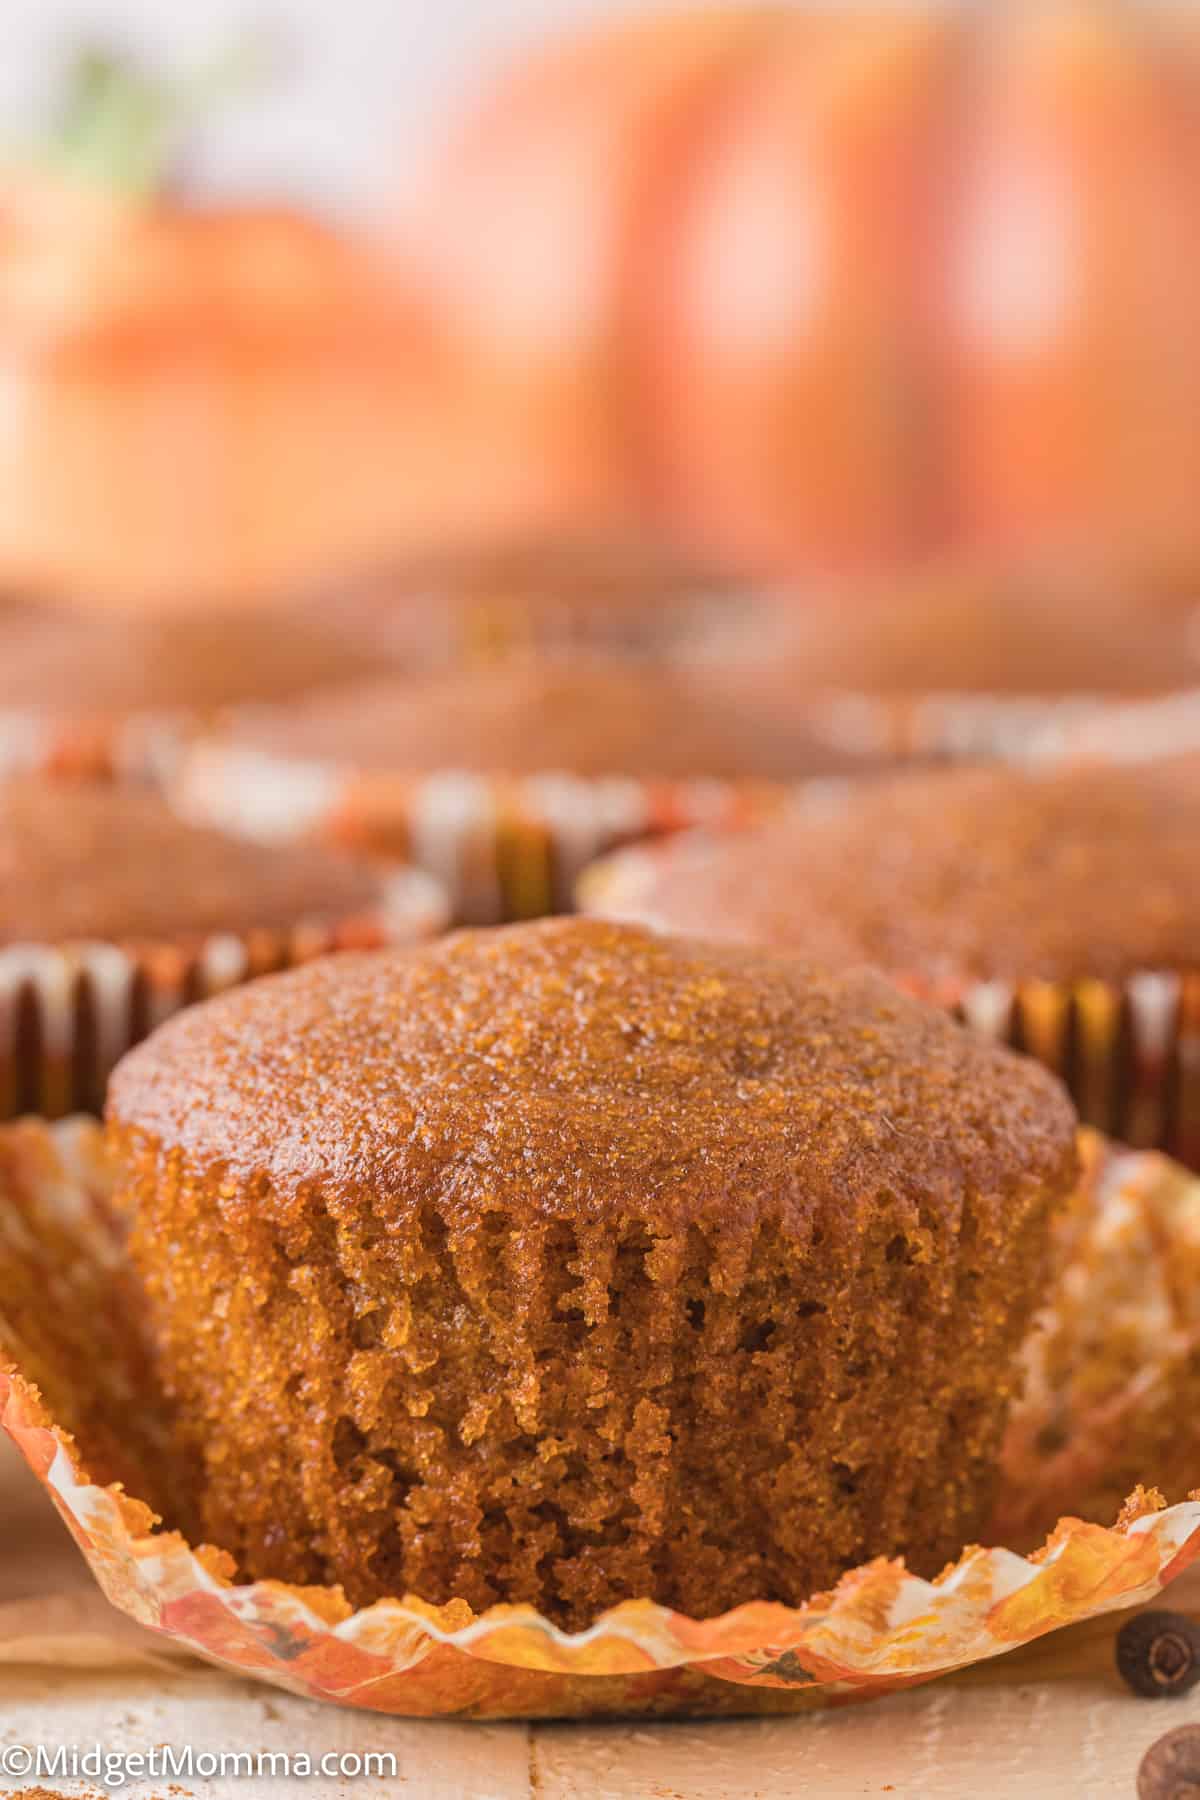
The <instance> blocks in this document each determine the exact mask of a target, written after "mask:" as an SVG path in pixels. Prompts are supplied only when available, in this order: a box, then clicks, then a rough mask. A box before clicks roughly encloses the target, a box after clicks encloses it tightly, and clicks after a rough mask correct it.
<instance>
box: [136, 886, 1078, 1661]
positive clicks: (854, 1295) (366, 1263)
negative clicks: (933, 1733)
mask: <svg viewBox="0 0 1200 1800" xmlns="http://www.w3.org/2000/svg"><path fill="white" fill-rule="evenodd" d="M110 1116H111V1119H112V1129H111V1139H112V1143H113V1147H114V1150H115V1152H116V1154H117V1156H118V1160H119V1166H120V1171H121V1191H122V1198H123V1202H124V1204H125V1205H126V1206H127V1208H128V1211H129V1214H130V1218H131V1223H132V1234H131V1240H130V1242H131V1254H132V1256H133V1258H134V1261H135V1264H136V1266H137V1268H138V1270H139V1273H140V1276H141V1278H142V1280H143V1282H144V1285H145V1292H146V1296H147V1299H148V1302H149V1306H150V1312H151V1316H152V1328H153V1333H154V1338H155V1344H156V1348H157V1354H158V1363H159V1372H160V1375H161V1378H162V1380H163V1382H164V1385H165V1387H166V1390H167V1392H168V1393H169V1394H170V1396H171V1398H172V1401H173V1402H174V1406H175V1431H176V1438H177V1442H176V1446H175V1450H174V1452H173V1456H172V1462H173V1463H174V1464H177V1465H178V1466H183V1467H190V1468H193V1469H194V1470H195V1471H196V1474H195V1479H194V1480H193V1481H192V1482H191V1483H190V1484H189V1486H188V1491H187V1493H186V1494H184V1495H182V1497H181V1498H180V1500H179V1503H178V1504H179V1508H180V1510H179V1513H178V1516H176V1517H173V1518H172V1520H171V1522H172V1523H173V1524H177V1525H178V1526H179V1527H180V1528H181V1529H183V1530H185V1531H186V1532H187V1533H188V1534H189V1535H190V1536H191V1537H192V1538H193V1541H200V1540H203V1541H207V1542H210V1543H215V1544H219V1545H221V1546H222V1547H224V1548H226V1549H227V1550H229V1551H230V1553H231V1554H232V1555H233V1556H234V1558H235V1560H236V1562H237V1565H238V1568H239V1571H240V1572H241V1573H242V1574H243V1575H244V1576H251V1577H258V1576H261V1577H276V1578H279V1579H283V1580H291V1581H298V1582H302V1583H311V1582H329V1581H336V1582H339V1583H341V1584H342V1586H343V1588H344V1591H345V1593H346V1595H347V1597H348V1598H349V1599H350V1600H351V1602H352V1603H354V1604H356V1605H363V1604H367V1603H369V1602H371V1601H374V1600H377V1599H379V1598H381V1597H383V1596H385V1595H389V1594H391V1595H397V1596H399V1595H403V1594H405V1593H407V1592H410V1593H415V1594H417V1595H419V1596H420V1597H421V1598H422V1599H425V1600H428V1601H432V1602H435V1603H444V1602H448V1601H450V1600H452V1599H457V1600H460V1601H465V1602H466V1603H467V1604H468V1605H469V1606H471V1607H474V1608H482V1607H485V1606H489V1605H491V1604H492V1603H493V1602H495V1601H498V1600H503V1601H511V1602H521V1601H524V1602H528V1603H531V1604H533V1605H536V1606H539V1607H540V1608H542V1609H543V1610H544V1611H545V1612H546V1613H547V1614H548V1615H549V1616H550V1617H551V1618H553V1619H554V1620H556V1621H557V1622H558V1623H560V1624H564V1625H567V1626H570V1627H583V1626H586V1625H588V1624H589V1623H590V1622H591V1621H592V1620H593V1619H594V1618H595V1617H596V1615H597V1614H598V1613H599V1612H600V1611H601V1610H603V1609H604V1608H605V1607H607V1606H611V1605H613V1604H614V1603H616V1602H617V1601H620V1600H624V1599H629V1598H633V1597H635V1596H639V1595H643V1596H644V1595H649V1596H651V1597H653V1598H654V1599H657V1600H658V1601H660V1602H662V1603H663V1604H665V1605H669V1606H673V1607H676V1608H678V1609H679V1610H682V1611H684V1612H686V1613H688V1614H690V1615H692V1616H694V1617H703V1616H708V1615H711V1614H713V1613H716V1612H721V1611H723V1610H725V1609H726V1608H728V1607H731V1606H735V1605H738V1604H740V1603H742V1602H744V1601H750V1600H780V1601H784V1602H786V1603H789V1604H797V1603H799V1602H800V1601H802V1600H804V1599H806V1598H807V1597H808V1596H810V1595H812V1594H814V1593H817V1592H819V1591H821V1590H822V1589H823V1588H825V1587H827V1586H828V1585H830V1584H831V1583H832V1582H833V1581H835V1580H836V1579H837V1577H838V1575H839V1574H840V1573H841V1572H842V1571H843V1570H844V1569H846V1568H849V1567H852V1566H854V1565H855V1564H856V1563H858V1562H860V1561H861V1560H863V1558H864V1557H869V1556H876V1555H888V1554H896V1553H903V1554H904V1555H906V1556H907V1557H908V1558H909V1561H910V1566H911V1567H913V1568H916V1569H918V1570H919V1571H920V1572H922V1573H924V1574H934V1573H936V1571H937V1570H938V1569H939V1568H940V1567H942V1566H943V1565H944V1563H945V1562H946V1560H947V1559H948V1558H949V1557H950V1556H952V1555H954V1554H956V1553H957V1552H958V1551H959V1550H960V1549H961V1547H962V1545H963V1544H964V1542H968V1541H970V1540H971V1538H972V1537H974V1536H975V1535H976V1534H977V1533H978V1532H979V1531H980V1529H981V1528H982V1525H983V1522H984V1520H985V1518H986V1516H987V1511H988V1507H989V1505H990V1503H991V1496H992V1493H993V1490H994V1486H995V1477H996V1470H997V1450H998V1446H999V1442H1000V1437H1001V1434H1002V1431H1003V1428H1004V1420H1005V1415H1006V1411H1007V1406H1008V1401H1009V1398H1010V1396H1011V1393H1012V1391H1013V1387H1014V1383H1015V1379H1016V1373H1015V1361H1014V1358H1015V1352H1016V1349H1017V1346H1018V1345H1019V1343H1020V1342H1021V1340H1022V1338H1023V1336H1024V1334H1025V1331H1026V1329H1027V1326H1028V1322H1029V1319H1030V1316H1031V1313H1032V1310H1033V1308H1034V1307H1035V1306H1036V1304H1037V1302H1038V1298H1039V1296H1040V1294H1041V1291H1042V1285H1043V1281H1044V1277H1045V1272H1046V1248H1047V1227H1048V1220H1049V1217H1050V1215H1051V1212H1052V1210H1053V1208H1054V1207H1055V1206H1056V1205H1057V1204H1058V1203H1059V1202H1060V1201H1061V1200H1062V1199H1063V1198H1064V1197H1065V1195H1066V1193H1067V1191H1068V1189H1069V1186H1070V1184H1071V1182H1072V1180H1073V1178H1074V1174H1075V1156H1074V1148H1073V1131H1072V1122H1073V1121H1072V1114H1071V1111H1070V1108H1069V1106H1068V1104H1067V1102H1066V1100H1065V1098H1064V1096H1063V1093H1062V1090H1061V1089H1060V1088H1059V1087H1058V1085H1057V1084H1056V1082H1055V1081H1054V1080H1053V1078H1052V1077H1050V1076H1048V1075H1046V1074H1044V1073H1043V1072H1042V1071H1040V1070H1039V1069H1037V1068H1036V1067H1034V1066H1033V1065H1032V1064H1029V1063H1025V1062H1023V1061H1022V1060H1021V1059H1019V1058H1016V1057H1013V1056H1011V1055H1009V1054H1007V1053H1005V1052H1002V1051H998V1050H994V1049H990V1048H989V1047H988V1046H986V1045H985V1044H984V1043H982V1042H980V1041H977V1040H975V1039H972V1038H970V1037H969V1036H967V1035H966V1034H965V1033H962V1032H960V1031H959V1030H958V1029H957V1028H956V1027H954V1026H953V1025H952V1024H950V1023H949V1022H948V1021H947V1020H945V1019H944V1018H942V1017H941V1016H940V1015H938V1014H936V1013H935V1012H933V1011H932V1010H926V1009H922V1008H920V1007H918V1006H916V1005H915V1004H914V1003H912V1002H910V1001H908V1000H906V999H905V998H903V997H902V996H901V995H899V994H898V993H896V992H895V991H894V990H892V989H890V988H888V987H887V986H886V984H884V983H883V982H882V981H881V980H880V979H879V978H877V977H875V976H872V975H870V974H866V973H857V974H850V975H845V976H827V975H824V974H822V973H820V972H819V971H817V970H814V969H812V968H809V967H807V966H805V965H803V964H801V963H800V962H799V961H797V960H793V959H791V958H780V957H771V956H767V955H764V954H762V953H758V952H754V951H743V950H739V949H737V948H736V947H735V948H730V947H725V948H722V947H720V946H712V945H705V944H701V943H691V942H688V941H685V940H673V941H669V940H665V939H661V938H656V937H654V936H653V935H652V934H648V933H645V932H642V931H639V930H636V929H631V928H623V927H618V926H612V925H607V924H603V923H596V922H588V921H571V920H555V921H551V922H548V923H543V924H540V925H530V926H523V927H515V928H512V929H509V930H504V931H495V932H492V933H472V934H464V935H463V936H461V937H458V938H456V939H452V940H447V941H445V942H444V943H443V944H441V945H440V946H438V947H437V948H435V949H432V950H428V951H424V952H420V953H416V954H413V955H408V956H404V955H402V956H393V955H387V954H384V955H378V956H373V957H355V958H345V959H331V960H330V962H329V963H328V964H327V965H324V966H323V967H322V966H321V965H313V966H311V967H310V968H308V969H306V970H304V971H302V972H299V973H297V974H294V975H292V976H290V977H284V978H280V979H273V980H267V981H263V982H260V983H258V984H257V985H256V986H255V987H253V988H248V989H246V990H245V991H244V992H243V994H242V995H240V996H228V997H225V998H222V999H221V1000H218V1001H215V1002H213V1003H211V1004H209V1005H206V1006H204V1007H200V1008H197V1009H196V1010H195V1011H194V1012H193V1013H192V1014H190V1015H187V1016H185V1017H184V1018H182V1019H180V1020H178V1021H176V1022H174V1023H172V1024H170V1025H168V1026H167V1027H165V1028H163V1029H162V1030H161V1031H160V1032H159V1033H158V1034H157V1035H156V1037H155V1038H154V1039H153V1040H152V1041H151V1042H150V1043H149V1044H148V1045H147V1046H146V1047H145V1048H144V1049H142V1050H140V1051H136V1052H134V1053H133V1054H132V1055H131V1056H130V1057H129V1058H127V1059H126V1061H125V1062H124V1063H123V1064H122V1065H121V1067H120V1069H119V1070H118V1072H117V1076H116V1078H115V1081H114V1083H113V1086H112V1090H111V1100H110Z"/></svg>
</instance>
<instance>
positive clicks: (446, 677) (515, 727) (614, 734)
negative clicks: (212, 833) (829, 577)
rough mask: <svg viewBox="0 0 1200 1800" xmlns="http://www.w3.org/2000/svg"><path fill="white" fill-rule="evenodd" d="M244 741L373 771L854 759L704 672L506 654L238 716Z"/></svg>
mask: <svg viewBox="0 0 1200 1800" xmlns="http://www.w3.org/2000/svg"><path fill="white" fill-rule="evenodd" d="M230 735H231V737H232V738H233V739H235V740H236V741H237V742H239V743H243V744H247V745H251V746H253V747H254V748H255V749H260V750H263V751H266V752H278V753H280V754H282V755H285V756H289V757H290V756H295V757H300V758H305V759H308V758H313V759H315V760H318V761H322V762H332V761H337V762H340V763H343V764H346V765H348V766H353V767H356V768H362V769H368V770H374V771H381V770H382V771H396V772H411V773H414V774H429V773H431V772H434V771H438V770H443V769H457V770H463V771H467V772H469V773H472V774H494V775H518V776H523V775H537V774H542V773H554V774H563V775H577V776H587V777H591V776H624V775H629V776H638V777H648V778H651V779H652V778H654V777H666V778H671V779H685V780H686V779H703V778H705V777H713V778H717V779H725V780H731V779H739V780H751V781H753V780H758V781H772V782H774V781H793V780H795V779H797V778H798V777H800V776H805V775H823V774H829V773H843V772H845V771H847V770H849V769H852V768H855V767H857V766H858V759H857V758H854V757H852V756H851V755H849V754H848V753H839V752H838V751H837V750H835V749H832V748H830V747H829V746H828V745H825V744H823V743H821V742H820V741H819V740H817V739H815V738H814V737H813V736H812V735H811V734H810V733H809V732H807V731H806V730H805V727H804V725H803V723H802V722H801V721H799V720H796V721H794V722H791V723H788V722H785V721H781V720H776V719H773V718H771V719H768V720H766V721H764V720H763V719H762V717H761V716H760V715H759V714H757V713H756V712H755V710H754V708H753V707H750V706H741V705H739V704H737V703H736V702H735V701H734V700H732V699H731V698H730V696H728V695H727V694H725V693H723V692H721V691H719V690H717V689H716V687H715V684H714V683H713V682H712V681H711V680H710V679H709V678H708V677H707V676H706V675H705V674H704V673H702V672H695V671H693V672H680V671H668V670H664V669H658V668H646V667H642V666H640V665H629V664H623V663H621V662H618V661H608V660H605V659H586V660H585V659H579V660H570V659H565V658H564V659H556V658H535V659H526V658H514V659H511V660H506V661H503V662H499V663H495V664H489V665H487V666H483V667H478V668H469V669H456V670H452V671H448V672H446V673H443V674H437V675H430V676H427V677H425V678H423V679H421V680H419V681H418V680H411V679H405V678H403V677H393V678H391V679H390V680H389V679H383V680H380V681H375V682H371V683H366V684H360V685H348V686H345V687H342V688H339V689H337V690H335V691H333V692H328V693H324V694H320V695H314V696H312V697H311V698H310V699H309V700H308V701H307V702H306V703H304V704H303V705H298V706H292V707H288V708H281V707H280V708H266V707H263V708H256V709H253V710H247V711H244V712H243V713H241V714H240V715H239V716H238V717H236V718H235V719H234V720H233V721H232V724H231V730H230Z"/></svg>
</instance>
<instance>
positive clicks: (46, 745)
mask: <svg viewBox="0 0 1200 1800" xmlns="http://www.w3.org/2000/svg"><path fill="white" fill-rule="evenodd" d="M206 722H207V721H206V720H205V719H204V718H203V717H201V716H198V715H196V714H193V713H187V712H181V711H156V712H145V713H127V714H113V715H106V714H96V715H94V716H90V717H89V716H87V715H84V714H80V715H78V716H73V717H69V716H66V715H61V716H60V715H56V714H54V713H52V712H44V711H32V710H31V711H25V710H22V709H20V708H12V707H0V776H7V775H18V774H19V775H24V774H30V773H32V774H38V775H61V776H75V777H83V778H86V779H90V780H104V781H107V780H116V779H121V778H128V779H134V780H151V781H162V780H165V779H166V778H167V777H168V776H169V775H170V773H171V771H172V769H174V767H175V766H176V764H177V763H178V761H179V759H180V757H181V756H182V754H183V750H184V747H185V745H186V744H187V742H188V740H189V738H191V737H192V736H193V735H194V734H195V733H196V732H197V731H199V730H200V729H202V727H203V726H204V725H205V724H206Z"/></svg>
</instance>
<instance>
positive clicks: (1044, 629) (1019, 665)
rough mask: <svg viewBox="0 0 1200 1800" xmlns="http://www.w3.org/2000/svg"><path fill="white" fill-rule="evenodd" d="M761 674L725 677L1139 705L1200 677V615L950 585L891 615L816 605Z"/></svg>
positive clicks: (780, 642)
mask: <svg viewBox="0 0 1200 1800" xmlns="http://www.w3.org/2000/svg"><path fill="white" fill-rule="evenodd" d="M751 657H752V660H753V661H754V662H755V664H756V666H754V667H752V668H746V669H742V670H739V668H738V665H737V662H736V660H735V661H734V662H733V663H732V664H727V666H726V670H725V676H724V678H725V679H726V680H727V681H730V682H732V681H736V680H737V679H738V678H739V676H741V678H742V679H746V678H753V679H754V680H756V681H761V683H762V685H763V687H764V689H765V691H766V693H767V694H768V695H770V694H774V693H778V694H780V695H787V694H795V693H796V692H804V691H813V690H822V689H850V690H856V691H860V692H863V693H875V694H886V695H895V696H903V695H910V696H916V695H921V694H980V695H983V694H993V695H1007V696H1009V697H1014V696H1019V695H1027V696H1030V697H1045V698H1049V697H1053V696H1070V695H1072V694H1074V695H1083V694H1100V693H1105V694H1109V693H1111V694H1115V695H1131V696H1132V695H1137V694H1152V693H1161V692H1164V691H1169V690H1172V689H1176V688H1179V687H1181V686H1184V685H1186V684H1187V683H1188V681H1189V680H1190V681H1194V680H1195V679H1196V678H1197V676H1198V675H1200V636H1198V633H1197V630H1196V619H1195V615H1194V614H1193V613H1189V612H1187V611H1185V610H1184V609H1182V608H1175V609H1171V610H1167V609H1162V608H1160V609H1157V610H1155V609H1153V608H1151V607H1149V606H1137V605H1133V604H1131V603H1130V602H1129V601H1127V600H1118V599H1114V598H1112V597H1110V596H1107V595H1103V594H1095V593H1093V594H1089V595H1088V596H1087V598H1086V599H1084V598H1081V597H1080V596H1078V595H1067V596H1060V597H1059V598H1057V599H1055V598H1053V597H1048V596H1047V595H1045V594H1042V593H1038V594H1030V593H1026V592H1023V591H1021V590H1019V589H1014V590H1011V591H1007V590H1006V591H1005V592H1003V593H1001V592H998V591H992V590H989V589H986V588H980V587H979V585H978V584H972V583H970V582H969V581H958V582H955V581H953V580H948V581H947V582H946V583H945V584H944V585H941V586H939V587H937V588H934V589H931V590H930V591H928V592H926V593H922V594H917V595H902V596H900V597H899V598H896V599H894V600H891V601H889V602H888V603H887V604H881V603H880V602H879V601H878V600H875V599H871V598H867V599H862V600H858V601H856V602H855V603H854V604H846V603H840V604H838V605H831V604H828V603H824V602H821V601H820V600H815V601H806V603H805V604H804V605H803V606H800V605H797V606H796V607H795V608H793V609H791V610H790V612H789V614H788V616H787V619H786V623H783V622H781V623H780V624H779V626H778V628H777V630H776V632H775V633H774V634H773V641H772V642H770V643H769V644H768V645H767V646H766V647H765V651H764V653H763V654H762V655H761V658H755V657H754V653H753V652H752V653H751Z"/></svg>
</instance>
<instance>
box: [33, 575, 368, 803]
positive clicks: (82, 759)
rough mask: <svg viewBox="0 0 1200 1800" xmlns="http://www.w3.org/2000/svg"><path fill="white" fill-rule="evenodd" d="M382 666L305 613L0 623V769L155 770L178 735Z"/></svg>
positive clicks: (37, 613)
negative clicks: (254, 704)
mask: <svg viewBox="0 0 1200 1800" xmlns="http://www.w3.org/2000/svg"><path fill="white" fill-rule="evenodd" d="M378 664H379V656H378V653H377V652H372V651H371V650H370V649H369V648H368V647H367V646H366V645H357V644H354V643H352V642H351V641H350V640H349V639H348V638H347V637H346V636H345V635H344V634H337V633H335V632H334V631H333V630H331V629H330V627H329V626H328V625H323V624H321V623H320V622H319V621H318V620H316V619H315V618H312V617H308V616H305V615H302V614H296V615H286V614H285V615H283V616H280V615H278V614H271V613H266V614H264V613H253V612H240V613H236V614H222V613H219V612H209V613H173V614H165V615H161V616H156V615H154V614H149V613H139V614H136V615H134V616H132V617H128V618H121V617H114V616H113V615H111V614H97V613H87V612H80V613H73V612H66V611H56V610H52V609H50V608H44V607H32V606H26V607H19V608H13V609H11V610H10V611H8V612H7V613H5V614H4V615H3V616H2V617H0V763H6V764H7V765H8V766H9V767H12V766H14V765H16V764H24V765H26V766H28V765H29V764H31V763H36V764H41V765H49V766H51V767H53V768H64V767H65V768H68V769H76V770H82V771H84V772H88V773H92V772H97V773H107V772H108V771H109V770H110V769H111V768H112V767H113V766H121V767H127V766H132V767H134V768H137V767H139V766H140V765H142V764H143V763H146V764H148V765H149V766H151V767H152V768H153V766H154V764H155V760H156V757H157V756H158V755H163V756H165V755H166V753H167V749H168V748H169V747H170V745H171V744H172V743H173V740H174V738H175V737H176V736H177V734H178V732H179V730H180V728H181V727H182V726H184V725H185V724H187V723H189V722H191V723H197V722H199V723H203V722H206V721H208V722H211V720H212V718H213V716H214V714H218V713H219V712H220V711H221V709H222V708H224V707H227V706H232V705H236V704H239V703H243V702H246V701H252V700H275V701H283V700H289V699H292V698H294V697H295V696H296V695H298V694H302V693H308V692H309V691H311V690H312V689H314V688H320V687H322V686H325V685H327V684H332V683H335V682H338V681H344V680H352V679H357V678H361V677H363V676H364V675H366V674H368V673H370V672H372V671H373V670H374V669H376V668H377V667H378Z"/></svg>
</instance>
